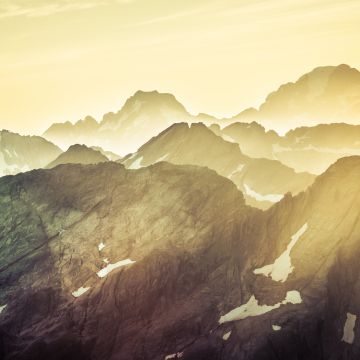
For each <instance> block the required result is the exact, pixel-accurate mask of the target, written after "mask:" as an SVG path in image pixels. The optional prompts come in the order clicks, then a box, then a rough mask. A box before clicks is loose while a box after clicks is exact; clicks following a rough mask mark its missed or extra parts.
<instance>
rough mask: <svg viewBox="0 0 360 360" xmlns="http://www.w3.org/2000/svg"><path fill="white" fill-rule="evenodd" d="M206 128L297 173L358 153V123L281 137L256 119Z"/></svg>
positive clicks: (303, 129)
mask: <svg viewBox="0 0 360 360" xmlns="http://www.w3.org/2000/svg"><path fill="white" fill-rule="evenodd" d="M209 128H210V129H211V130H212V131H213V132H214V133H215V134H217V135H220V136H222V137H223V138H224V139H225V140H227V141H231V142H235V143H237V144H239V146H240V148H241V150H242V152H243V153H244V154H246V155H249V156H251V157H254V158H267V159H272V160H279V161H281V162H282V163H283V164H285V165H287V166H290V167H291V168H293V169H295V170H296V171H298V172H302V171H307V172H310V173H312V174H316V175H319V174H321V173H323V172H324V171H325V170H326V169H327V168H328V167H329V166H330V165H331V164H333V163H334V162H335V161H336V160H338V159H340V158H342V157H346V156H351V155H360V125H350V124H344V123H335V124H320V125H316V126H312V127H299V128H296V129H294V130H290V131H289V132H288V133H286V134H285V135H284V136H280V135H278V134H277V133H276V132H275V131H272V130H270V131H266V130H265V128H264V127H263V126H261V125H260V124H258V123H256V122H252V123H250V124H249V123H240V122H237V123H233V124H230V125H229V126H226V127H225V128H223V129H221V128H220V127H219V126H218V125H216V124H213V125H211V126H210V127H209Z"/></svg>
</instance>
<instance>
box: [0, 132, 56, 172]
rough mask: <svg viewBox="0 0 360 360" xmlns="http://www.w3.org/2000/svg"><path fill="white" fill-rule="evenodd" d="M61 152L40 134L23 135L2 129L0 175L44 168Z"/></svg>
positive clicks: (0, 138)
mask: <svg viewBox="0 0 360 360" xmlns="http://www.w3.org/2000/svg"><path fill="white" fill-rule="evenodd" d="M60 153H61V149H60V148H58V147H57V146H56V145H54V144H52V143H51V142H49V141H47V140H45V139H43V138H41V137H40V136H22V135H19V134H16V133H12V132H10V131H7V130H1V131H0V176H4V175H14V174H17V173H19V172H24V171H28V170H32V169H37V168H42V167H44V166H45V165H47V164H48V163H49V162H50V161H52V160H54V159H55V158H56V157H57V156H58V155H59V154H60Z"/></svg>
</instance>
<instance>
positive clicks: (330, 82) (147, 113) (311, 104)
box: [43, 65, 360, 155]
mask: <svg viewBox="0 0 360 360" xmlns="http://www.w3.org/2000/svg"><path fill="white" fill-rule="evenodd" d="M359 117H360V72H359V71H358V70H356V69H354V68H351V67H350V66H348V65H339V66H325V67H319V68H316V69H314V70H313V71H311V72H309V73H307V74H305V75H303V76H302V77H301V78H300V79H298V80H297V81H296V82H294V83H288V84H284V85H282V86H280V88H279V89H278V90H277V91H274V92H273V93H271V94H270V95H269V96H268V97H267V98H266V101H265V102H264V103H263V104H262V105H261V106H260V108H259V109H258V110H256V109H247V110H245V111H243V112H241V113H240V114H239V115H236V116H234V117H231V118H224V119H217V118H215V117H213V116H210V115H207V114H203V113H201V114H198V115H197V116H194V115H191V114H190V113H189V112H188V111H187V110H186V108H185V107H184V106H183V105H182V104H181V103H180V102H179V101H178V100H177V99H176V98H175V97H174V96H173V95H171V94H167V93H159V92H157V91H152V92H144V91H137V92H136V93H135V94H134V95H133V96H131V97H130V98H129V99H128V100H127V101H126V102H125V104H124V105H123V107H122V108H121V109H120V110H119V111H118V112H116V113H112V112H111V113H107V114H105V115H104V116H103V118H102V120H101V121H100V122H97V121H96V120H95V119H94V118H92V117H91V116H88V117H86V118H85V119H84V120H79V121H78V122H76V123H75V124H72V123H70V122H66V123H56V124H53V125H52V126H50V128H49V129H47V130H46V131H45V133H44V134H43V136H44V137H45V138H46V139H48V140H50V141H52V142H54V143H55V144H57V145H59V146H61V147H63V148H68V147H69V146H70V145H73V144H75V143H80V144H86V145H88V146H101V147H102V148H103V149H106V150H112V151H114V152H115V153H118V154H121V155H126V154H127V153H129V152H134V151H136V150H137V149H138V148H139V147H140V146H141V145H142V144H144V143H145V142H147V141H148V140H150V138H151V137H153V136H155V135H157V134H158V133H159V132H161V131H163V130H165V129H166V128H167V127H169V126H170V125H171V124H173V123H176V122H188V123H192V122H203V123H205V124H207V125H211V124H212V123H217V124H219V125H220V126H221V127H224V126H227V125H229V124H231V123H234V122H252V121H256V122H258V123H259V124H260V125H262V126H265V127H267V128H270V129H275V130H276V131H281V132H284V129H285V130H289V129H292V128H295V127H299V126H309V125H310V126H313V125H316V124H319V123H325V124H326V123H336V122H347V123H358V121H359Z"/></svg>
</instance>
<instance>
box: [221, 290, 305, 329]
mask: <svg viewBox="0 0 360 360" xmlns="http://www.w3.org/2000/svg"><path fill="white" fill-rule="evenodd" d="M301 302H302V299H301V295H300V293H299V292H298V291H297V290H291V291H288V292H287V293H286V297H285V300H283V301H282V302H279V303H277V304H275V305H259V302H258V300H257V299H256V298H255V296H254V295H252V296H251V297H250V299H249V301H248V302H247V303H246V304H244V305H241V306H239V307H237V308H235V309H234V310H231V311H230V312H228V313H227V314H225V315H223V316H221V317H220V319H219V324H223V323H226V322H230V321H237V320H243V319H246V318H248V317H251V316H259V315H263V314H266V313H267V312H269V311H272V310H275V309H278V308H279V307H280V306H281V305H286V304H294V305H295V304H300V303H301Z"/></svg>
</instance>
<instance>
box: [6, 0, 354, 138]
mask: <svg viewBox="0 0 360 360" xmlns="http://www.w3.org/2000/svg"><path fill="white" fill-rule="evenodd" d="M359 44H360V1H358V0H300V1H297V0H151V1H150V0H81V1H80V0H51V1H49V0H0V128H5V129H9V130H11V131H16V132H19V133H22V134H41V133H42V132H44V131H45V130H46V129H47V128H48V127H49V126H50V125H51V124H52V123H53V122H63V121H68V120H69V121H72V122H75V121H77V120H79V119H82V118H84V117H85V116H87V115H92V116H94V117H95V118H96V119H97V120H101V117H102V115H103V114H104V113H107V112H109V111H116V110H118V109H120V108H121V106H122V105H123V103H124V102H125V100H126V99H127V98H128V97H130V96H131V95H132V94H133V93H134V92H135V91H137V90H139V89H141V90H155V89H156V90H158V91H161V92H170V93H173V94H174V95H175V96H176V97H177V99H178V100H179V101H180V102H182V103H183V104H184V105H185V107H186V108H187V109H188V110H189V111H190V112H191V113H193V114H196V113H198V112H206V113H209V114H212V115H216V116H219V117H224V116H232V115H235V114H237V113H239V112H240V111H242V110H243V109H245V108H247V107H257V106H258V105H260V103H261V102H262V101H263V100H264V99H265V97H266V95H267V94H268V93H269V92H271V91H274V90H276V89H277V88H278V87H279V86H280V85H281V84H282V83H286V82H289V81H295V80H296V79H297V78H299V77H300V76H301V75H302V74H304V73H306V72H309V71H311V70H312V69H313V68H315V67H317V66H324V65H339V64H342V63H347V64H349V65H350V66H352V67H356V68H360V47H359Z"/></svg>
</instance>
